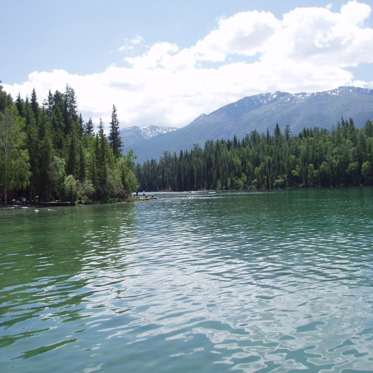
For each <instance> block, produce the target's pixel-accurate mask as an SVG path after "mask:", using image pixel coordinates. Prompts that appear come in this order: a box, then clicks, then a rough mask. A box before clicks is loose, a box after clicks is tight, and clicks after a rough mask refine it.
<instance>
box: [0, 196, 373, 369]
mask: <svg viewBox="0 0 373 373" xmlns="http://www.w3.org/2000/svg"><path fill="white" fill-rule="evenodd" d="M0 254H1V256H0V372H1V373H8V372H9V373H13V372H14V373H28V372H32V373H33V372H35V373H36V372H37V373H39V372H42V373H44V372H48V373H50V372H54V373H56V372H66V373H74V372H82V373H93V372H105V373H114V372H115V373H117V372H118V373H122V372H129V373H145V372H162V373H163V372H170V373H171V372H172V373H184V372H205V373H219V372H261V373H264V372H293V373H295V372H344V373H352V372H373V190H372V189H350V190H345V189H341V190H302V191H292V192H279V193H258V194H162V195H160V196H159V198H158V199H157V200H153V201H149V202H139V203H132V204H123V205H106V206H88V207H76V208H60V209H55V210H54V211H53V210H48V209H40V211H39V212H35V211H34V209H25V210H4V209H3V210H1V211H0Z"/></svg>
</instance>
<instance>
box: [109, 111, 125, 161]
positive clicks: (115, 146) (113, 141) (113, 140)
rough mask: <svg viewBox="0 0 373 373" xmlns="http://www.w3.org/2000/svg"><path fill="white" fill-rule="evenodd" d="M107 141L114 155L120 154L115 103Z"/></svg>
mask: <svg viewBox="0 0 373 373" xmlns="http://www.w3.org/2000/svg"><path fill="white" fill-rule="evenodd" d="M109 142H110V146H111V148H112V150H113V153H114V156H115V157H119V156H120V154H121V147H122V141H121V138H120V131H119V120H118V115H117V109H116V107H115V105H113V111H112V114H111V122H110V134H109Z"/></svg>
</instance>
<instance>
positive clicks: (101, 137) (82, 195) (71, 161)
mask: <svg viewBox="0 0 373 373" xmlns="http://www.w3.org/2000/svg"><path fill="white" fill-rule="evenodd" d="M134 167H135V164H134V156H133V154H132V153H131V152H129V153H128V154H127V155H123V152H122V144H121V139H120V134H119V120H118V115H117V111H116V108H115V106H113V111H112V117H111V122H110V132H109V135H108V136H106V134H105V132H104V125H103V123H102V121H101V122H100V125H99V126H98V130H97V131H95V130H94V125H93V122H92V120H91V119H89V120H88V121H84V120H83V118H82V115H81V114H79V113H78V110H77V100H76V96H75V92H74V90H73V89H72V88H70V87H66V90H65V92H59V91H56V92H54V93H52V92H49V95H48V98H47V100H46V101H45V102H44V103H43V104H40V103H39V100H38V99H37V95H36V92H35V90H33V91H32V95H31V97H30V98H26V99H22V98H21V97H20V96H18V97H17V99H16V100H13V99H12V97H11V96H10V95H8V94H7V93H6V92H5V91H4V90H3V89H2V87H1V85H0V201H1V203H3V204H5V205H6V204H8V203H9V202H10V201H12V202H15V201H23V203H35V204H37V203H41V202H48V201H56V200H57V201H70V202H74V203H75V202H81V203H89V202H94V201H111V200H122V199H126V198H127V197H128V195H129V194H130V193H131V192H132V191H134V190H136V189H137V187H138V184H137V179H136V176H135V174H134Z"/></svg>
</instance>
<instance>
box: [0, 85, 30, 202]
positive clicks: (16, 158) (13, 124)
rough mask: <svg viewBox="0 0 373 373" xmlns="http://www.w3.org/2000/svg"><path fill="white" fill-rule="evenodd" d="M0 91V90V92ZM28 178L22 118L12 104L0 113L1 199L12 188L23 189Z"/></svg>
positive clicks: (6, 199)
mask: <svg viewBox="0 0 373 373" xmlns="http://www.w3.org/2000/svg"><path fill="white" fill-rule="evenodd" d="M0 93H1V92H0ZM29 180H30V165H29V154H28V151H27V149H26V136H25V133H24V123H23V120H22V119H21V118H20V117H19V116H18V115H17V110H16V109H15V107H14V106H7V107H6V108H5V110H4V112H3V113H0V186H1V187H2V194H3V201H4V203H5V204H7V202H8V193H9V191H10V190H12V189H25V188H26V187H27V185H28V184H29Z"/></svg>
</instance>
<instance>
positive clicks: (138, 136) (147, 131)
mask: <svg viewBox="0 0 373 373" xmlns="http://www.w3.org/2000/svg"><path fill="white" fill-rule="evenodd" d="M175 129H176V128H174V127H160V126H147V127H138V126H132V127H127V128H122V129H121V138H122V143H123V146H124V149H125V151H126V150H128V149H132V150H134V151H136V150H137V145H138V144H141V143H142V142H144V141H146V140H149V139H151V138H152V137H155V136H158V135H161V134H165V133H169V132H172V131H174V130H175Z"/></svg>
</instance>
